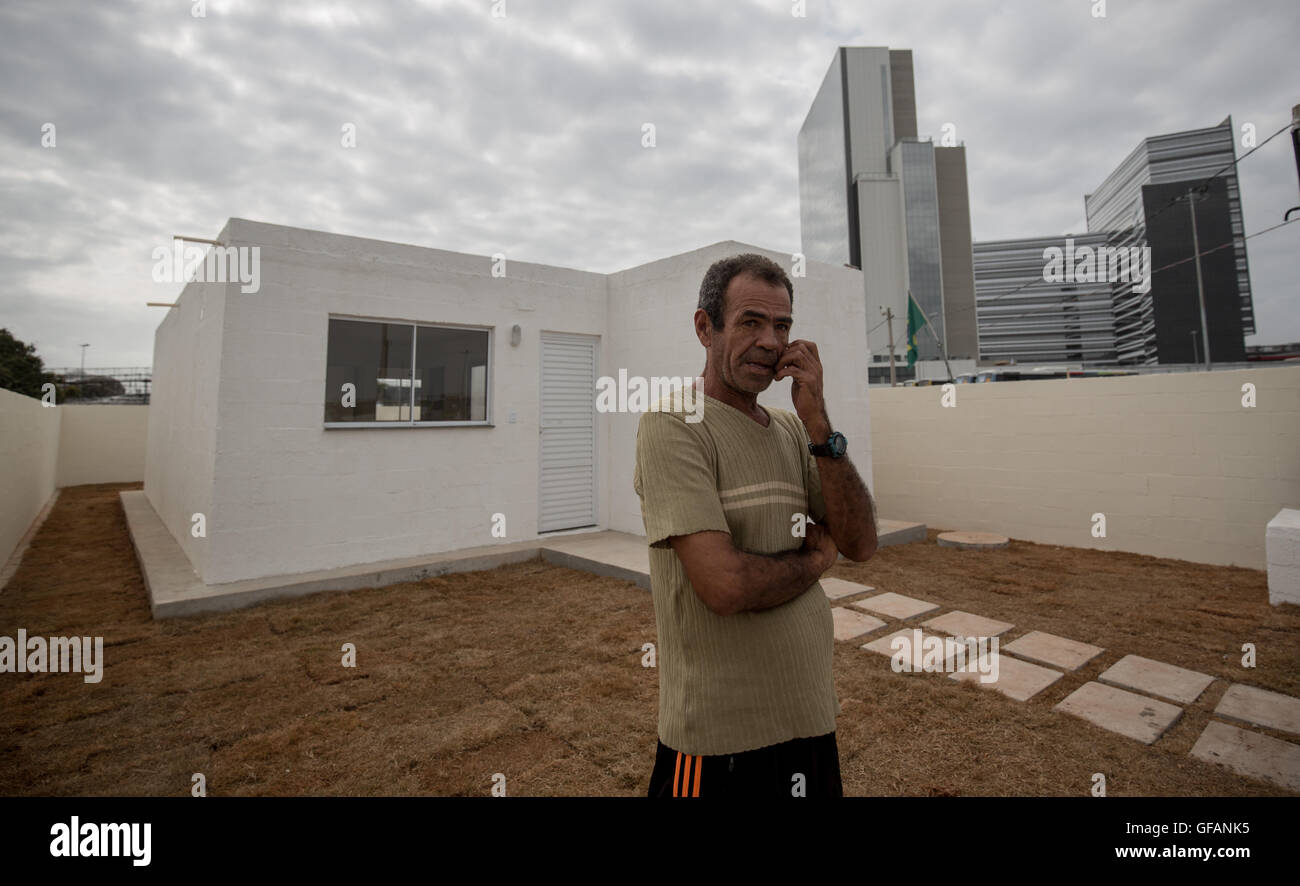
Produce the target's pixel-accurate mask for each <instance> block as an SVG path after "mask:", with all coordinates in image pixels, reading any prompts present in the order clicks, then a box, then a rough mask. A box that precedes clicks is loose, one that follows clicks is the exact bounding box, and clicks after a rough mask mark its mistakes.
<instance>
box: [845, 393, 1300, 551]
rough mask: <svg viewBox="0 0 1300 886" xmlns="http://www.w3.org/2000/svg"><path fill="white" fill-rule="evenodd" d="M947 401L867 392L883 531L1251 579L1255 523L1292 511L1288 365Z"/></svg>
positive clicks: (1294, 399) (1296, 446)
mask: <svg viewBox="0 0 1300 886" xmlns="http://www.w3.org/2000/svg"><path fill="white" fill-rule="evenodd" d="M1246 383H1251V384H1253V385H1254V386H1255V391H1256V398H1257V399H1256V406H1255V407H1253V408H1246V407H1243V405H1242V396H1243V394H1242V386H1243V385H1244V384H1246ZM954 390H955V393H956V397H957V400H956V402H957V405H956V406H955V407H951V408H945V407H943V406H942V405H941V400H940V398H941V397H942V395H943V390H942V388H940V387H924V388H901V387H899V388H888V387H880V386H877V387H873V388H871V408H872V412H873V417H874V419H875V421H874V430H873V432H872V442H873V444H874V450H873V451H874V455H875V458H876V463H875V466H876V470H877V474H876V480H877V484H878V488H877V500H878V502H879V506H880V510H881V513H882V514H884V515H885V516H887V517H889V518H890V519H893V520H917V521H921V522H924V523H927V524H929V525H930V526H932V527H934V528H942V529H967V530H977V531H985V532H996V533H999V534H1001V535H1006V536H1010V537H1012V538H1020V539H1025V540H1028V541H1036V542H1041V543H1046V544H1058V545H1069V546H1072V547H1082V548H1098V549H1102V550H1117V551H1132V552H1134V553H1140V554H1148V555H1151V556H1155V557H1172V558H1176V559H1180V560H1190V561H1193V562H1198V563H1216V564H1224V565H1237V566H1245V567H1248V568H1251V569H1263V568H1265V564H1266V560H1265V529H1266V527H1267V525H1268V522H1269V521H1270V520H1271V519H1273V517H1274V516H1275V515H1276V514H1277V513H1278V511H1280V510H1281V509H1283V508H1300V367H1270V368H1261V369H1236V370H1225V371H1216V372H1208V373H1206V372H1174V373H1165V374H1158V375H1139V376H1123V377H1117V378H1082V379H1059V380H1055V379H1052V380H1047V379H1044V380H1034V381H1023V382H1005V383H1004V382H999V383H993V384H977V385H955V386H954ZM1095 513H1102V514H1105V515H1106V537H1105V538H1095V537H1093V535H1092V532H1091V528H1092V525H1093V524H1092V515H1093V514H1095Z"/></svg>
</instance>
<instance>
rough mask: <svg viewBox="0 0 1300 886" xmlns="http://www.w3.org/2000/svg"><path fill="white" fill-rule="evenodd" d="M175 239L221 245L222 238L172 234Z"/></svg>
mask: <svg viewBox="0 0 1300 886" xmlns="http://www.w3.org/2000/svg"><path fill="white" fill-rule="evenodd" d="M172 239H173V240H184V241H186V242H187V243H211V244H212V245H213V246H221V245H222V243H221V241H220V240H209V239H207V238H206V237H186V236H185V235H183V234H172Z"/></svg>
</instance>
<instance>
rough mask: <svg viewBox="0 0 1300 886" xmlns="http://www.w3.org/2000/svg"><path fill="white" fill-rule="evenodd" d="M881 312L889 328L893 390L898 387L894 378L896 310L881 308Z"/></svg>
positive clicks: (890, 379)
mask: <svg viewBox="0 0 1300 886" xmlns="http://www.w3.org/2000/svg"><path fill="white" fill-rule="evenodd" d="M880 311H881V313H882V314H884V315H885V325H886V326H888V327H889V386H890V387H891V388H892V387H896V386H897V383H896V381H895V378H894V309H893V308H881V309H880Z"/></svg>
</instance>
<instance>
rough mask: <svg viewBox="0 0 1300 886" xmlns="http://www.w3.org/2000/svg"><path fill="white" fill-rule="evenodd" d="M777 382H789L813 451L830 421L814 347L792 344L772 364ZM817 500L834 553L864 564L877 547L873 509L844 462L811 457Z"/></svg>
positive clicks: (825, 437)
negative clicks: (816, 479)
mask: <svg viewBox="0 0 1300 886" xmlns="http://www.w3.org/2000/svg"><path fill="white" fill-rule="evenodd" d="M775 377H776V378H777V379H782V378H787V377H788V378H792V379H794V384H793V385H792V386H791V389H790V398H791V400H792V401H793V402H794V408H795V411H796V412H797V413H798V415H799V420H800V421H801V422H803V426H804V428H805V429H806V430H807V432H808V437H809V439H810V440H811V441H812V442H813V443H816V444H818V445H820V444H822V443H825V442H826V441H827V440H828V439H829V438H830V435H831V421H830V417H829V416H828V415H827V414H826V401H825V399H824V398H823V395H822V363H821V357H820V355H819V354H818V353H817V345H816V344H814V343H813V342H810V341H792V342H790V344H789V345H788V346H787V347H786V349H785V352H784V353H782V355H781V358H780V359H779V360H778V361H777V364H776V376H775ZM817 474H818V476H819V477H820V478H821V491H822V500H823V501H825V503H826V524H827V525H826V528H827V529H829V530H830V533H831V536H832V537H833V538H834V539H835V546H836V547H837V548H839V550H840V553H842V554H844V556H846V557H848V558H849V559H850V560H858V561H862V560H868V559H870V558H871V557H872V555H874V554H875V553H876V547H877V545H878V543H879V538H878V537H877V535H878V533H877V527H876V509H875V506H874V504H873V502H872V501H871V493H870V492H868V491H867V486H866V484H865V483H863V482H862V477H861V476H859V475H858V470H857V468H855V467H853V463H852V462H851V461H849V458H848V456H847V455H846V456H844V457H843V458H831V457H830V456H818V457H817Z"/></svg>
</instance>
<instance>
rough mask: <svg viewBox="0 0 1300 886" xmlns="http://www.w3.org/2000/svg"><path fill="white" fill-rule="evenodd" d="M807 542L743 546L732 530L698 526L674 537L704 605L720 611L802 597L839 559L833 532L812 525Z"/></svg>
mask: <svg viewBox="0 0 1300 886" xmlns="http://www.w3.org/2000/svg"><path fill="white" fill-rule="evenodd" d="M806 532H807V534H806V535H805V537H804V543H803V547H801V548H799V549H798V550H796V551H786V552H785V553H781V554H772V555H762V554H748V553H745V552H744V551H740V550H737V549H736V547H735V545H733V544H732V542H731V536H730V535H729V534H728V533H726V532H696V533H692V534H691V535H674V536H672V537H671V538H669V539H668V543H669V544H671V545H672V548H673V551H675V552H676V554H677V556H678V557H679V558H680V559H681V561H682V567H683V568H684V569H685V570H686V577H687V578H688V579H689V580H690V582H691V587H693V588H694V589H695V593H696V594H698V595H699V597H700V599H701V600H703V601H704V605H705V606H708V607H709V609H710V610H711V611H712V612H714V613H716V614H718V615H735V614H736V613H739V612H755V611H758V610H761V609H771V608H772V607H773V606H780V605H781V604H782V603H786V602H788V601H790V600H793V599H794V598H795V597H798V596H799V595H800V594H802V593H804V592H805V591H807V590H808V589H809V588H811V587H812V586H813V584H814V583H815V582H816V581H817V579H818V578H820V577H821V574H822V573H823V572H825V571H826V570H827V569H830V568H831V566H832V565H834V563H835V559H836V557H837V556H838V551H837V550H836V547H835V540H834V539H833V538H832V537H831V535H830V533H829V532H827V531H826V530H825V529H823V528H822V527H820V526H818V525H817V524H816V523H809V524H808V525H807V527H806Z"/></svg>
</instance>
